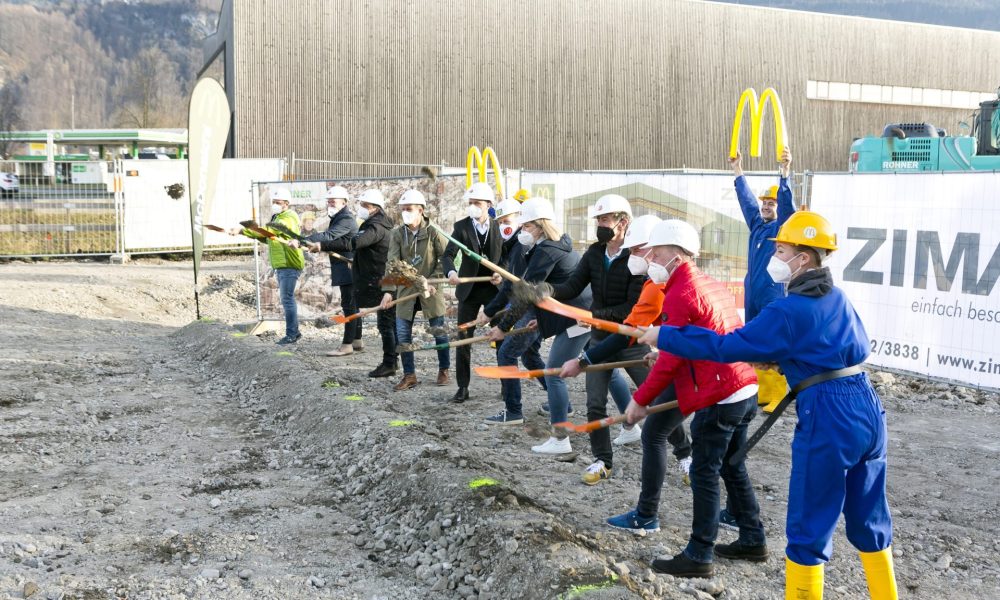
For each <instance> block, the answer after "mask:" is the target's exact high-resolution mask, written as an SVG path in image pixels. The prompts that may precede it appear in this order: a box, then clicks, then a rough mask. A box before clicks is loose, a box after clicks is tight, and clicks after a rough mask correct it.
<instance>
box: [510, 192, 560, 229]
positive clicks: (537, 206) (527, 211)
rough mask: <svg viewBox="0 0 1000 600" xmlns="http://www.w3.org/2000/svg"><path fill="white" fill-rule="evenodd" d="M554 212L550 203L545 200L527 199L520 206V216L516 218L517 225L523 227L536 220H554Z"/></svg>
mask: <svg viewBox="0 0 1000 600" xmlns="http://www.w3.org/2000/svg"><path fill="white" fill-rule="evenodd" d="M555 218H556V211H555V210H553V209H552V203H551V202H549V201H548V200H547V199H545V198H528V199H527V200H525V201H524V202H523V203H522V204H521V216H520V217H518V218H517V224H518V225H524V224H525V223H527V222H529V221H535V220H537V219H555Z"/></svg>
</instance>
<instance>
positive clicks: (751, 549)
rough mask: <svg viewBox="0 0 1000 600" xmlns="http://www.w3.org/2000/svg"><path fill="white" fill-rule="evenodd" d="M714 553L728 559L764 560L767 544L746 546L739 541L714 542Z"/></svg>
mask: <svg viewBox="0 0 1000 600" xmlns="http://www.w3.org/2000/svg"><path fill="white" fill-rule="evenodd" d="M715 555H716V556H719V557H721V558H728V559H730V560H749V561H750V562H765V561H766V560H767V544H761V545H760V546H746V545H744V544H741V543H739V542H733V543H732V544H716V545H715Z"/></svg>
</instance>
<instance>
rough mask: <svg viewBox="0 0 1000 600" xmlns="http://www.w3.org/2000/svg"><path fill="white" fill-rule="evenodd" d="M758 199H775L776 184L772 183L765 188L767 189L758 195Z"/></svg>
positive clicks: (776, 192)
mask: <svg viewBox="0 0 1000 600" xmlns="http://www.w3.org/2000/svg"><path fill="white" fill-rule="evenodd" d="M758 199H759V200H777V199H778V186H776V185H772V186H771V187H769V188H767V191H766V192H764V193H763V194H761V195H760V196H758Z"/></svg>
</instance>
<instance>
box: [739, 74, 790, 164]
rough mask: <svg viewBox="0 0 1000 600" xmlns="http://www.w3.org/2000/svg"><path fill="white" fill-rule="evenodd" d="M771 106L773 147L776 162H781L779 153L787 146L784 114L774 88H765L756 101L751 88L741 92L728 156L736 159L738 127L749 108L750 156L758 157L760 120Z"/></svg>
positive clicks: (759, 149) (753, 90) (760, 143)
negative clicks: (744, 112)
mask: <svg viewBox="0 0 1000 600" xmlns="http://www.w3.org/2000/svg"><path fill="white" fill-rule="evenodd" d="M768 103H770V104H771V112H772V113H773V115H772V116H773V117H774V147H775V154H776V158H777V160H778V162H781V152H782V151H783V150H784V149H785V146H787V145H788V138H787V137H786V136H787V133H786V130H785V113H784V111H783V110H782V109H781V100H780V99H778V92H776V91H774V88H767V89H766V90H764V93H763V94H761V95H760V101H759V102H758V101H757V91H756V90H755V89H753V88H747V89H745V90H743V94H741V95H740V101H739V103H738V104H737V105H736V116H735V117H734V118H733V135H732V139H731V140H730V143H729V156H730V157H731V158H736V153H737V152H738V151H739V149H740V127H741V125H743V109H745V108H746V107H747V106H748V105H749V106H750V156H760V152H761V146H762V140H761V137H760V129H761V120H762V119H763V118H764V112H765V111H766V110H767V104H768Z"/></svg>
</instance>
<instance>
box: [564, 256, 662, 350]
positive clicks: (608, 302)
mask: <svg viewBox="0 0 1000 600" xmlns="http://www.w3.org/2000/svg"><path fill="white" fill-rule="evenodd" d="M606 251H607V245H606V244H602V243H600V242H597V243H594V244H591V245H590V247H589V248H587V251H586V252H584V254H583V258H581V259H580V262H579V264H577V265H576V269H575V270H574V271H573V274H572V275H571V276H570V277H569V279H567V280H566V281H565V282H564V283H561V284H559V285H556V286H554V288H555V289H554V291H553V293H552V297H553V298H555V299H556V300H560V301H564V302H565V301H568V300H572V299H573V298H576V297H577V296H579V295H580V294H581V293H582V292H583V290H584V288H586V287H587V285H588V284H589V285H590V289H591V292H592V293H593V298H594V300H593V303H592V304H591V305H590V311H591V312H592V313H593V314H594V316H595V317H596V318H598V319H604V320H606V321H614V322H616V323H622V322H624V321H625V318H626V317H628V315H629V313H631V312H632V307H633V306H635V304H636V302H638V301H639V295H640V294H641V293H642V284H643V281H645V279H646V276H645V275H633V274H632V272H631V271H629V268H628V257H629V251H628V249H627V248H623V249H622V251H621V253H620V254H619V255H618V256H617V257H615V259H614V260H613V261H611V265H610V266H609V267H608V268H607V269H605V268H604V257H605V254H606ZM606 336H607V333H605V332H600V331H594V332H593V333H592V334H591V337H592V338H593V337H596V338H599V339H600V338H604V337H606Z"/></svg>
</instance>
